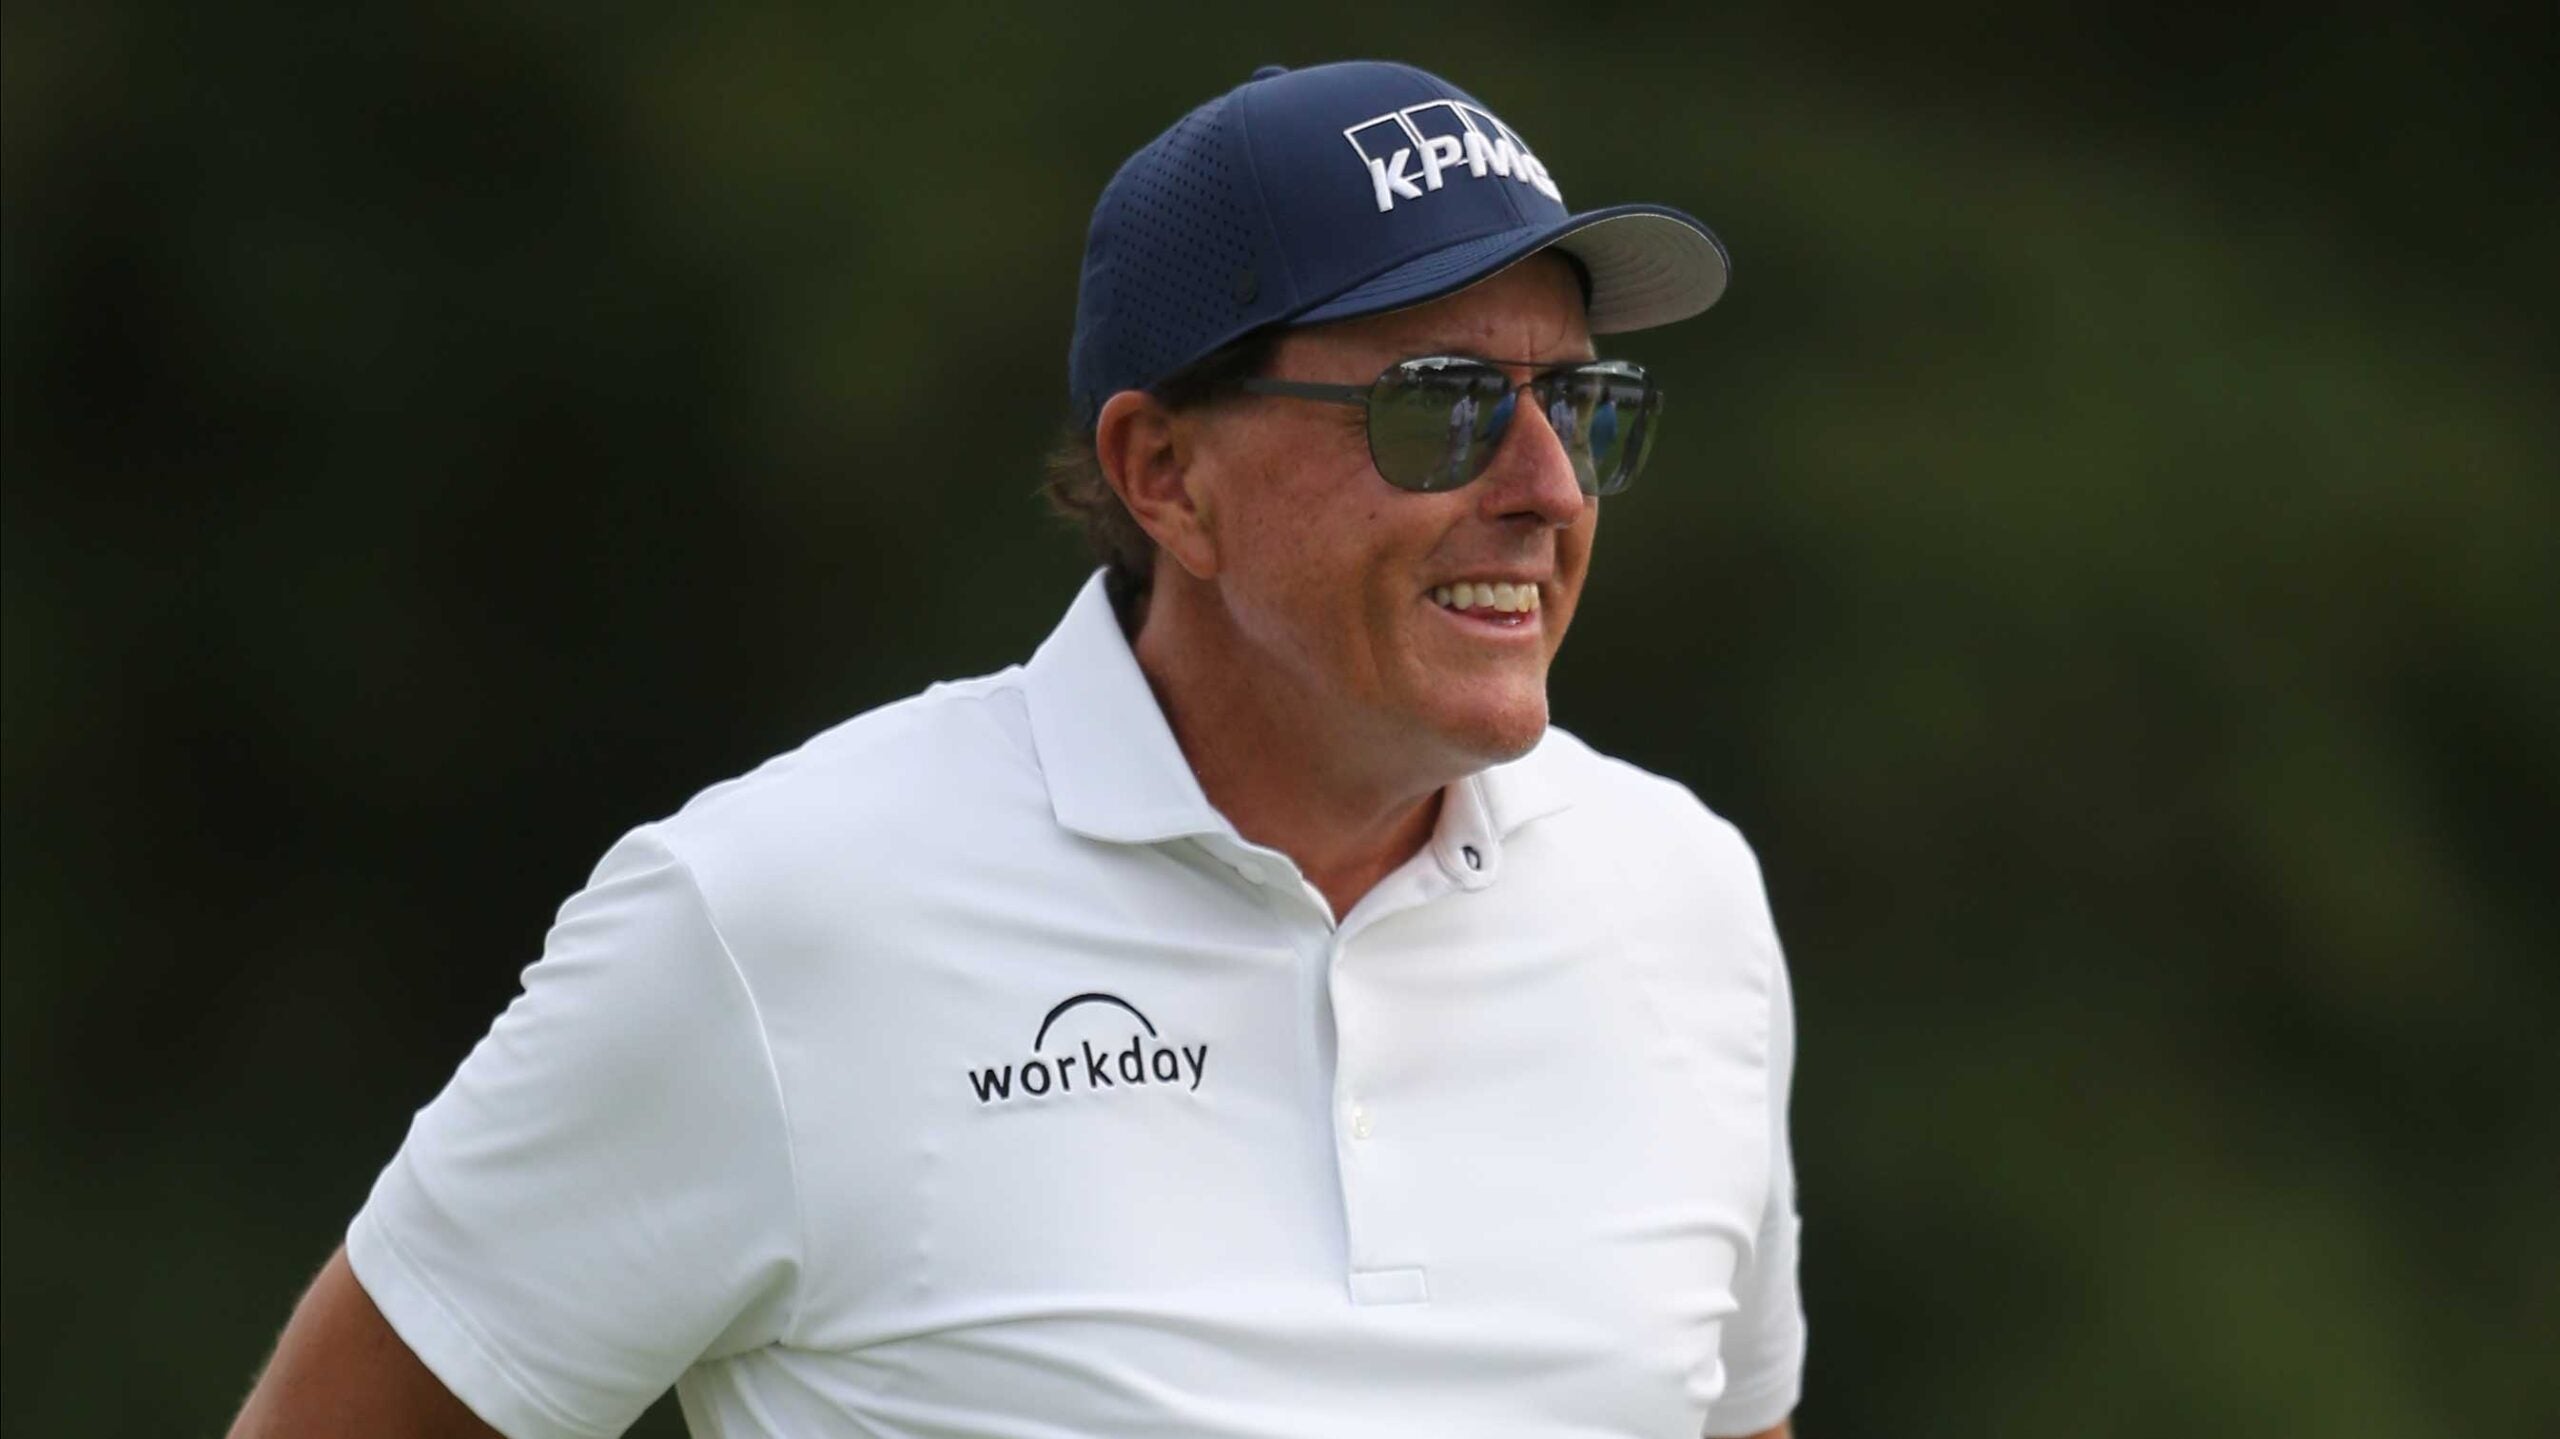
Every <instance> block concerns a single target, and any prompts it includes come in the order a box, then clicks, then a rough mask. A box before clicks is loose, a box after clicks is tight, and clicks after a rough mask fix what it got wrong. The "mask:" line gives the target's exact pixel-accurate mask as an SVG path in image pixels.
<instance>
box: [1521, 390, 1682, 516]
mask: <svg viewBox="0 0 2560 1439" xmlns="http://www.w3.org/2000/svg"><path fill="white" fill-rule="evenodd" d="M1539 393H1540V396H1541V398H1542V400H1543V401H1544V403H1545V404H1546V406H1547V423H1548V424H1549V425H1550V426H1552V427H1553V428H1554V430H1555V432H1556V438H1557V439H1558V440H1560V441H1562V442H1563V443H1564V452H1565V454H1566V456H1567V457H1569V458H1570V459H1571V460H1572V461H1573V473H1574V478H1575V479H1576V480H1578V481H1580V482H1581V484H1582V490H1583V493H1585V494H1592V495H1614V494H1616V493H1617V492H1618V491H1620V490H1623V489H1625V488H1626V487H1627V482H1628V481H1629V480H1632V479H1634V478H1635V475H1636V471H1637V470H1639V469H1642V468H1643V467H1644V459H1645V455H1646V453H1647V452H1648V451H1650V450H1651V449H1652V447H1653V433H1652V431H1653V424H1652V420H1653V415H1654V411H1655V410H1656V409H1657V408H1658V407H1659V405H1660V403H1661V396H1660V393H1659V392H1658V391H1656V390H1654V389H1653V387H1652V386H1651V385H1649V384H1647V383H1646V382H1645V379H1644V376H1643V374H1642V372H1640V371H1635V370H1633V368H1632V367H1630V366H1621V365H1619V364H1616V363H1613V362H1603V363H1602V364H1599V365H1593V366H1586V367H1584V368H1581V369H1575V370H1567V371H1564V372H1562V373H1560V374H1557V375H1554V376H1552V377H1550V378H1549V379H1547V380H1546V381H1544V382H1543V383H1542V384H1541V386H1540V390H1539Z"/></svg>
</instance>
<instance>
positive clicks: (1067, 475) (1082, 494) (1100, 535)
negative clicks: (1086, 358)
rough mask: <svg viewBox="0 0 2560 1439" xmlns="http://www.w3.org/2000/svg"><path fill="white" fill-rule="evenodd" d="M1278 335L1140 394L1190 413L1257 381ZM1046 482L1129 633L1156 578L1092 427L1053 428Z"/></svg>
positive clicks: (1240, 343)
mask: <svg viewBox="0 0 2560 1439" xmlns="http://www.w3.org/2000/svg"><path fill="white" fill-rule="evenodd" d="M1280 334H1281V332H1280V331H1279V330H1277V329H1264V330H1256V331H1254V332H1252V333H1251V334H1248V335H1246V336H1244V337H1243V338H1241V339H1238V340H1234V341H1232V342H1230V343H1228V344H1226V345H1224V346H1222V347H1220V348H1219V349H1216V350H1212V351H1211V352H1209V354H1208V355H1207V356H1206V357H1204V358H1202V359H1200V360H1198V361H1196V362H1194V363H1192V364H1190V365H1188V366H1185V367H1184V368H1183V369H1181V370H1179V371H1176V372H1175V373H1174V374H1172V375H1171V376H1168V377H1167V378H1165V379H1163V380H1160V381H1158V382H1156V383H1155V384H1152V385H1149V386H1148V387H1147V393H1148V394H1150V395H1153V396H1155V397H1156V400H1157V402H1158V403H1160V404H1162V405H1163V406H1164V407H1165V408H1167V409H1169V410H1189V409H1196V408H1198V407H1200V406H1202V405H1206V404H1211V403H1213V402H1215V401H1218V400H1222V399H1225V398H1227V397H1228V396H1230V395H1232V394H1233V393H1234V392H1235V388H1236V386H1237V385H1238V384H1239V383H1241V382H1243V381H1245V380H1249V379H1252V378H1254V377H1255V376H1257V375H1260V374H1261V373H1262V372H1263V370H1264V369H1265V368H1266V367H1268V366H1269V365H1270V363H1271V356H1272V352H1273V351H1275V350H1277V349H1278V348H1279V347H1280ZM1043 469H1044V470H1045V472H1046V479H1045V480H1044V481H1043V482H1042V484H1041V486H1040V494H1041V497H1042V498H1043V499H1046V500H1047V501H1048V502H1049V509H1050V511H1051V512H1052V513H1054V514H1056V515H1057V516H1058V517H1059V518H1060V519H1063V520H1065V521H1066V522H1067V523H1068V524H1071V525H1074V526H1075V527H1077V528H1078V529H1080V530H1082V531H1083V532H1084V538H1085V543H1086V544H1087V545H1088V546H1090V547H1091V548H1092V550H1093V555H1094V558H1095V559H1097V560H1099V561H1101V562H1102V567H1103V577H1102V583H1103V588H1104V589H1105V590H1106V591H1108V592H1109V594H1110V596H1111V603H1112V606H1113V608H1115V609H1117V610H1118V611H1119V612H1120V617H1121V621H1122V623H1123V624H1126V625H1129V626H1130V627H1131V628H1132V629H1134V628H1135V627H1136V623H1135V622H1136V620H1137V618H1138V615H1139V612H1140V611H1139V602H1140V601H1142V600H1144V599H1145V598H1146V594H1147V586H1148V585H1149V584H1151V583H1153V582H1154V580H1155V573H1156V542H1155V541H1154V540H1153V539H1150V538H1149V537H1148V535H1147V532H1146V530H1145V528H1143V527H1142V526H1140V525H1139V523H1138V520H1137V517H1136V516H1134V515H1132V514H1130V513H1129V507H1128V506H1127V505H1124V504H1122V503H1120V496H1119V494H1118V493H1116V492H1115V491H1114V490H1113V489H1112V488H1111V481H1110V480H1109V479H1108V478H1107V477H1105V476H1104V474H1103V473H1102V457H1101V456H1100V455H1099V454H1098V453H1096V452H1095V450H1094V445H1093V426H1092V425H1090V424H1077V423H1076V422H1074V421H1072V420H1070V421H1068V422H1067V423H1066V424H1065V425H1062V426H1060V427H1059V430H1058V436H1057V438H1056V440H1055V441H1053V442H1052V443H1051V444H1050V446H1049V453H1048V457H1047V459H1046V461H1045V462H1044V464H1043Z"/></svg>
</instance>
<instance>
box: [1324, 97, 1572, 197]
mask: <svg viewBox="0 0 2560 1439" xmlns="http://www.w3.org/2000/svg"><path fill="white" fill-rule="evenodd" d="M1342 138H1343V139H1345V140H1348V141H1350V142H1351V148H1352V149H1353V150H1354V151H1356V152H1358V154H1359V156H1360V159H1361V161H1362V163H1364V164H1366V165H1367V166H1368V167H1369V185H1370V188H1371V189H1372V190H1374V191H1375V192H1376V194H1377V197H1378V212H1379V213H1380V214H1384V213H1386V212H1387V211H1389V210H1392V209H1394V208H1395V207H1396V201H1398V200H1419V199H1421V198H1422V197H1423V196H1424V195H1425V194H1427V193H1429V192H1430V191H1433V190H1437V189H1439V188H1440V187H1441V186H1443V185H1445V184H1447V183H1448V182H1449V177H1450V176H1452V175H1462V176H1465V177H1467V178H1469V179H1476V180H1481V179H1483V178H1485V177H1486V176H1488V175H1494V176H1499V177H1501V178H1502V179H1505V180H1514V181H1517V182H1519V183H1520V184H1523V185H1526V186H1528V187H1529V188H1530V189H1533V190H1535V191H1537V192H1538V193H1539V194H1541V195H1544V196H1546V197H1547V198H1548V199H1550V200H1553V201H1555V202H1556V203H1557V204H1559V205H1561V204H1563V203H1564V196H1563V195H1562V194H1560V193H1558V192H1557V190H1556V182H1555V181H1554V180H1553V179H1552V178H1550V177H1549V176H1548V174H1547V167H1546V166H1545V165H1542V164H1540V163H1539V162H1538V157H1537V156H1535V155H1532V154H1530V153H1529V145H1528V142H1527V141H1524V140H1522V139H1521V138H1520V136H1519V133H1518V132H1517V131H1515V130H1513V129H1512V128H1511V127H1510V126H1508V125H1505V124H1503V123H1502V122H1501V121H1499V120H1497V119H1495V118H1493V117H1492V116H1491V115H1489V114H1486V113H1485V112H1484V111H1482V110H1479V109H1477V108H1476V107H1475V106H1473V105H1468V104H1463V103H1461V102H1459V101H1456V100H1432V101H1428V102H1426V103H1424V104H1420V105H1407V106H1406V107H1404V108H1403V109H1401V110H1393V111H1390V112H1388V113H1387V114H1384V115H1380V116H1379V117H1377V118H1376V119H1374V120H1363V121H1361V122H1360V123H1359V124H1357V125H1354V126H1352V127H1351V128H1349V129H1347V130H1345V131H1343V132H1342Z"/></svg>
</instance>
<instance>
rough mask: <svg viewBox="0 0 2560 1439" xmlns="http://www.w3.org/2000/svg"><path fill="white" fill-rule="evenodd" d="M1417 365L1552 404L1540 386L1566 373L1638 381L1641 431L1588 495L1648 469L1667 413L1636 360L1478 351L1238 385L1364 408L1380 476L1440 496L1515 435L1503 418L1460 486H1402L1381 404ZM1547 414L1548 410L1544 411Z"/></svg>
mask: <svg viewBox="0 0 2560 1439" xmlns="http://www.w3.org/2000/svg"><path fill="white" fill-rule="evenodd" d="M1417 366H1427V367H1429V368H1430V370H1431V371H1432V372H1439V371H1446V370H1450V369H1463V370H1466V371H1469V372H1481V373H1488V374H1492V375H1495V376H1498V377H1499V378H1500V379H1502V380H1503V382H1504V383H1505V385H1506V387H1507V388H1506V389H1505V391H1504V392H1503V398H1504V399H1513V398H1514V397H1516V396H1518V395H1519V393H1520V392H1521V391H1522V390H1528V391H1530V392H1531V393H1532V394H1533V395H1536V396H1537V398H1538V399H1540V400H1543V401H1545V402H1546V403H1547V404H1553V403H1554V401H1553V400H1552V399H1550V398H1549V397H1547V396H1546V395H1544V394H1542V393H1540V387H1541V386H1543V385H1548V384H1550V383H1552V382H1555V381H1557V380H1558V379H1559V378H1562V377H1568V376H1574V375H1588V374H1598V375H1600V376H1601V377H1603V378H1605V379H1610V380H1633V381H1635V382H1636V383H1637V384H1639V385H1641V386H1643V391H1642V394H1641V396H1640V397H1639V399H1638V400H1637V402H1636V420H1635V426H1636V427H1637V432H1636V433H1634V434H1632V435H1630V437H1629V441H1628V443H1629V450H1628V454H1627V456H1626V457H1625V458H1623V459H1621V460H1620V462H1619V464H1618V467H1617V469H1616V470H1615V472H1613V473H1612V474H1609V475H1601V474H1599V473H1597V470H1596V466H1595V470H1594V473H1593V475H1592V478H1591V482H1590V483H1589V484H1587V485H1580V488H1581V490H1582V492H1583V493H1584V494H1586V495H1591V496H1595V497H1596V496H1601V495H1614V494H1617V493H1618V492H1620V491H1621V490H1624V489H1625V488H1626V487H1627V486H1628V485H1629V484H1631V483H1633V482H1634V480H1635V477H1636V472H1637V471H1639V470H1641V469H1643V468H1644V462H1645V458H1646V456H1647V455H1648V454H1650V453H1651V451H1652V448H1653V444H1652V440H1653V436H1652V435H1651V434H1650V433H1649V431H1650V429H1651V427H1652V424H1653V421H1654V420H1655V419H1656V418H1657V417H1658V416H1659V415H1660V414H1661V413H1662V387H1661V386H1659V385H1656V384H1655V383H1654V382H1653V377H1652V376H1650V375H1648V374H1646V373H1645V369H1644V366H1642V365H1639V364H1637V363H1635V362H1634V361H1632V360H1570V361H1567V362H1565V363H1563V364H1549V365H1544V366H1539V365H1537V364H1536V363H1535V362H1533V361H1529V360H1490V359H1484V358H1480V357H1478V356H1475V355H1416V356H1414V357H1412V358H1410V359H1404V360H1398V361H1396V362H1395V363H1394V364H1392V365H1389V366H1387V367H1386V368H1385V369H1384V370H1382V371H1380V372H1379V373H1378V378H1376V379H1374V380H1371V381H1370V382H1369V383H1367V384H1365V385H1354V384H1336V383H1330V382H1326V381H1321V380H1266V379H1248V380H1243V381H1240V382H1238V385H1237V388H1239V389H1241V390H1243V391H1244V392H1245V393H1247V394H1253V395H1277V396H1281V397H1284V398H1287V399H1293V400H1315V401H1318V402H1320V403H1323V404H1329V405H1354V406H1358V407H1359V408H1360V409H1362V410H1364V411H1366V412H1367V413H1366V414H1365V415H1364V416H1363V420H1364V425H1363V428H1364V430H1365V433H1366V436H1367V438H1368V441H1369V461H1370V464H1371V466H1372V467H1373V468H1375V469H1376V470H1377V471H1378V476H1379V478H1381V479H1384V480H1386V482H1387V483H1388V484H1389V485H1392V486H1394V487H1395V488H1396V489H1399V490H1403V491H1404V492H1405V493H1407V494H1423V495H1436V494H1446V493H1448V492H1449V491H1451V490H1461V489H1464V488H1466V487H1467V486H1468V485H1471V484H1474V483H1475V482H1476V481H1477V480H1479V479H1482V478H1483V477H1484V472H1485V471H1486V470H1487V469H1489V468H1491V467H1492V465H1493V460H1494V456H1495V455H1496V454H1497V453H1498V452H1500V450H1501V448H1502V443H1501V442H1502V439H1503V438H1505V437H1507V436H1508V435H1509V433H1510V431H1509V429H1508V426H1509V424H1510V422H1509V421H1508V420H1506V421H1504V422H1503V423H1504V425H1505V429H1504V431H1503V433H1502V435H1499V436H1493V437H1491V438H1492V440H1493V443H1492V444H1490V445H1488V446H1487V447H1485V449H1484V451H1483V452H1482V455H1481V457H1477V458H1471V459H1470V462H1469V471H1468V474H1467V477H1466V478H1465V479H1463V480H1460V481H1458V482H1457V483H1456V484H1452V485H1440V486H1433V485H1429V484H1423V485H1405V484H1398V483H1397V482H1396V480H1395V479H1394V478H1393V477H1392V476H1390V475H1389V474H1388V473H1387V467H1386V466H1385V465H1384V464H1382V463H1380V462H1379V460H1378V444H1377V434H1378V429H1377V410H1376V405H1377V403H1378V401H1379V400H1380V398H1381V397H1383V396H1384V395H1386V394H1387V393H1388V392H1389V390H1390V388H1391V387H1392V386H1394V385H1395V384H1396V383H1397V382H1398V381H1399V380H1401V379H1403V378H1404V377H1405V376H1406V375H1408V374H1409V373H1412V372H1413V371H1414V370H1415V367H1417ZM1515 369H1527V370H1530V371H1531V373H1530V375H1529V378H1527V379H1526V380H1522V381H1520V382H1519V383H1518V384H1511V383H1510V380H1511V375H1510V373H1509V372H1510V371H1512V370H1515ZM1541 413H1542V414H1543V413H1544V412H1543V411H1541ZM1575 480H1576V481H1577V483H1579V481H1580V480H1581V475H1580V472H1579V471H1578V470H1577V472H1576V474H1575Z"/></svg>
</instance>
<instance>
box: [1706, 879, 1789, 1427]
mask: <svg viewBox="0 0 2560 1439" xmlns="http://www.w3.org/2000/svg"><path fill="white" fill-rule="evenodd" d="M1769 938H1770V944H1771V959H1770V967H1771V977H1770V993H1769V1111H1770V1112H1769V1145H1770V1156H1769V1163H1770V1168H1769V1200H1768V1205H1767V1207H1766V1208H1765V1209H1763V1210H1762V1211H1761V1218H1760V1233H1759V1235H1758V1237H1757V1239H1756V1240H1755V1242H1754V1243H1753V1244H1752V1246H1751V1253H1750V1255H1749V1256H1748V1257H1747V1258H1746V1259H1745V1260H1744V1261H1743V1264H1742V1267H1741V1269H1740V1270H1739V1271H1738V1272H1737V1273H1736V1274H1735V1276H1734V1297H1735V1299H1736V1300H1738V1301H1739V1303H1740V1307H1739V1308H1738V1309H1737V1310H1736V1311H1735V1313H1734V1314H1733V1316H1732V1317H1731V1318H1729V1319H1727V1320H1726V1321H1725V1324H1724V1337H1723V1347H1722V1353H1721V1357H1722V1359H1723V1361H1724V1393H1723V1394H1722V1395H1720V1396H1718V1398H1717V1399H1716V1402H1715V1403H1714V1404H1713V1405H1712V1406H1710V1407H1709V1409H1708V1411H1707V1430H1706V1432H1707V1433H1708V1434H1709V1435H1711V1436H1726V1435H1740V1434H1757V1433H1759V1432H1761V1431H1762V1430H1764V1429H1768V1428H1770V1427H1772V1426H1774V1425H1776V1424H1777V1423H1778V1421H1780V1420H1782V1419H1784V1418H1786V1417H1787V1416H1788V1415H1789V1414H1792V1413H1794V1412H1795V1408H1796V1404H1797V1403H1798V1401H1799V1400H1800V1399H1801V1398H1802V1397H1803V1390H1804V1353H1805V1322H1804V1303H1803V1298H1802V1296H1801V1295H1800V1294H1799V1293H1798V1291H1797V1288H1796V1238H1797V1233H1798V1230H1799V1229H1800V1228H1801V1225H1800V1223H1799V1222H1798V1220H1797V1217H1796V1170H1795V1151H1794V1148H1793V1146H1792V1145H1790V1144H1789V1143H1788V1140H1787V1094H1788V1090H1789V1088H1790V1086H1791V1084H1792V1082H1793V1080H1794V1077H1795V1048H1796V1043H1795V1032H1796V1031H1795V997H1794V993H1793V991H1792V989H1791V988H1790V987H1789V985H1788V982H1787V965H1786V959H1785V957H1784V956H1783V955H1781V954H1779V953H1778V952H1777V950H1776V936H1775V933H1774V929H1773V930H1772V931H1771V933H1770V936H1769Z"/></svg>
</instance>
